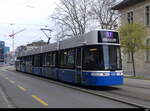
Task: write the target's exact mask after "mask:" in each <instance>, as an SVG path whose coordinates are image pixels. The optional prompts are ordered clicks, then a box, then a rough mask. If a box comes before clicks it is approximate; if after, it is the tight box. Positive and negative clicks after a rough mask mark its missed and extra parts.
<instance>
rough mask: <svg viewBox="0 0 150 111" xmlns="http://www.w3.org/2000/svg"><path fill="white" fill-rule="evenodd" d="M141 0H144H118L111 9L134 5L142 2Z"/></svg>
mask: <svg viewBox="0 0 150 111" xmlns="http://www.w3.org/2000/svg"><path fill="white" fill-rule="evenodd" d="M143 1H145V0H123V1H122V2H120V3H118V4H117V5H115V6H113V7H112V8H111V9H113V10H120V9H123V8H126V7H128V6H132V5H135V4H137V3H140V2H143Z"/></svg>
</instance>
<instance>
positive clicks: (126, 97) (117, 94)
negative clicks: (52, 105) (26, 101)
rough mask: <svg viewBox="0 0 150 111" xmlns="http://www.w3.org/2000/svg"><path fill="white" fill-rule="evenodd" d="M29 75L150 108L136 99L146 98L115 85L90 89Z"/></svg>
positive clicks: (98, 95) (137, 106)
mask: <svg viewBox="0 0 150 111" xmlns="http://www.w3.org/2000/svg"><path fill="white" fill-rule="evenodd" d="M13 72H15V71H13ZM23 75H24V74H23ZM29 76H31V77H34V78H37V79H40V80H44V81H47V82H50V83H53V84H56V85H60V86H63V87H67V88H71V89H74V90H78V91H81V92H84V93H88V94H92V95H95V96H97V97H103V98H106V99H109V100H113V101H117V102H120V103H124V104H127V105H129V106H134V107H135V108H145V109H147V108H150V106H149V105H145V104H141V103H139V102H137V101H138V100H139V101H147V102H148V101H149V100H148V99H147V100H145V99H142V98H141V97H137V96H133V95H130V94H128V92H127V91H124V90H120V88H117V87H108V90H107V88H104V89H103V88H102V89H101V88H98V89H97V88H96V89H94V88H92V89H91V88H89V87H80V86H77V85H70V84H66V83H64V82H58V81H55V80H49V79H45V78H41V77H37V76H34V75H29ZM116 90H117V91H116ZM122 92H124V93H122ZM133 99H134V100H133ZM136 100H137V101H136Z"/></svg>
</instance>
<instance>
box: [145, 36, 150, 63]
mask: <svg viewBox="0 0 150 111" xmlns="http://www.w3.org/2000/svg"><path fill="white" fill-rule="evenodd" d="M146 46H147V47H149V46H150V39H147V41H146ZM146 62H150V49H149V48H148V49H146Z"/></svg>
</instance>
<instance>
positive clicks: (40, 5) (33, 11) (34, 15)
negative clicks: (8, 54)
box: [0, 0, 58, 50]
mask: <svg viewBox="0 0 150 111" xmlns="http://www.w3.org/2000/svg"><path fill="white" fill-rule="evenodd" d="M57 3H58V0H0V41H5V44H6V46H9V47H10V48H11V50H12V38H10V37H9V35H10V34H12V31H14V32H18V31H20V30H22V29H25V30H24V31H23V32H20V33H18V34H16V35H15V48H16V47H18V46H20V45H26V44H28V43H31V42H33V41H38V40H44V41H47V38H46V36H45V35H44V34H43V33H42V31H41V30H40V29H41V28H45V26H48V27H47V28H52V22H51V21H50V19H49V18H50V15H51V14H52V13H53V11H54V9H55V7H56V4H57ZM52 41H53V40H52Z"/></svg>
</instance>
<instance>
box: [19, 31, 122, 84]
mask: <svg viewBox="0 0 150 111" xmlns="http://www.w3.org/2000/svg"><path fill="white" fill-rule="evenodd" d="M16 69H17V71H21V72H26V73H31V74H34V75H38V76H43V77H47V78H51V79H55V80H60V81H65V82H69V83H75V84H81V85H87V86H113V85H122V84H123V71H122V63H121V50H120V43H119V35H118V32H115V31H110V30H95V31H92V32H89V33H87V34H85V35H83V36H81V37H75V38H71V39H66V40H63V41H59V43H53V44H48V45H45V46H43V47H39V48H37V49H34V50H32V51H26V52H22V53H20V54H19V55H18V58H17V61H16Z"/></svg>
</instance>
